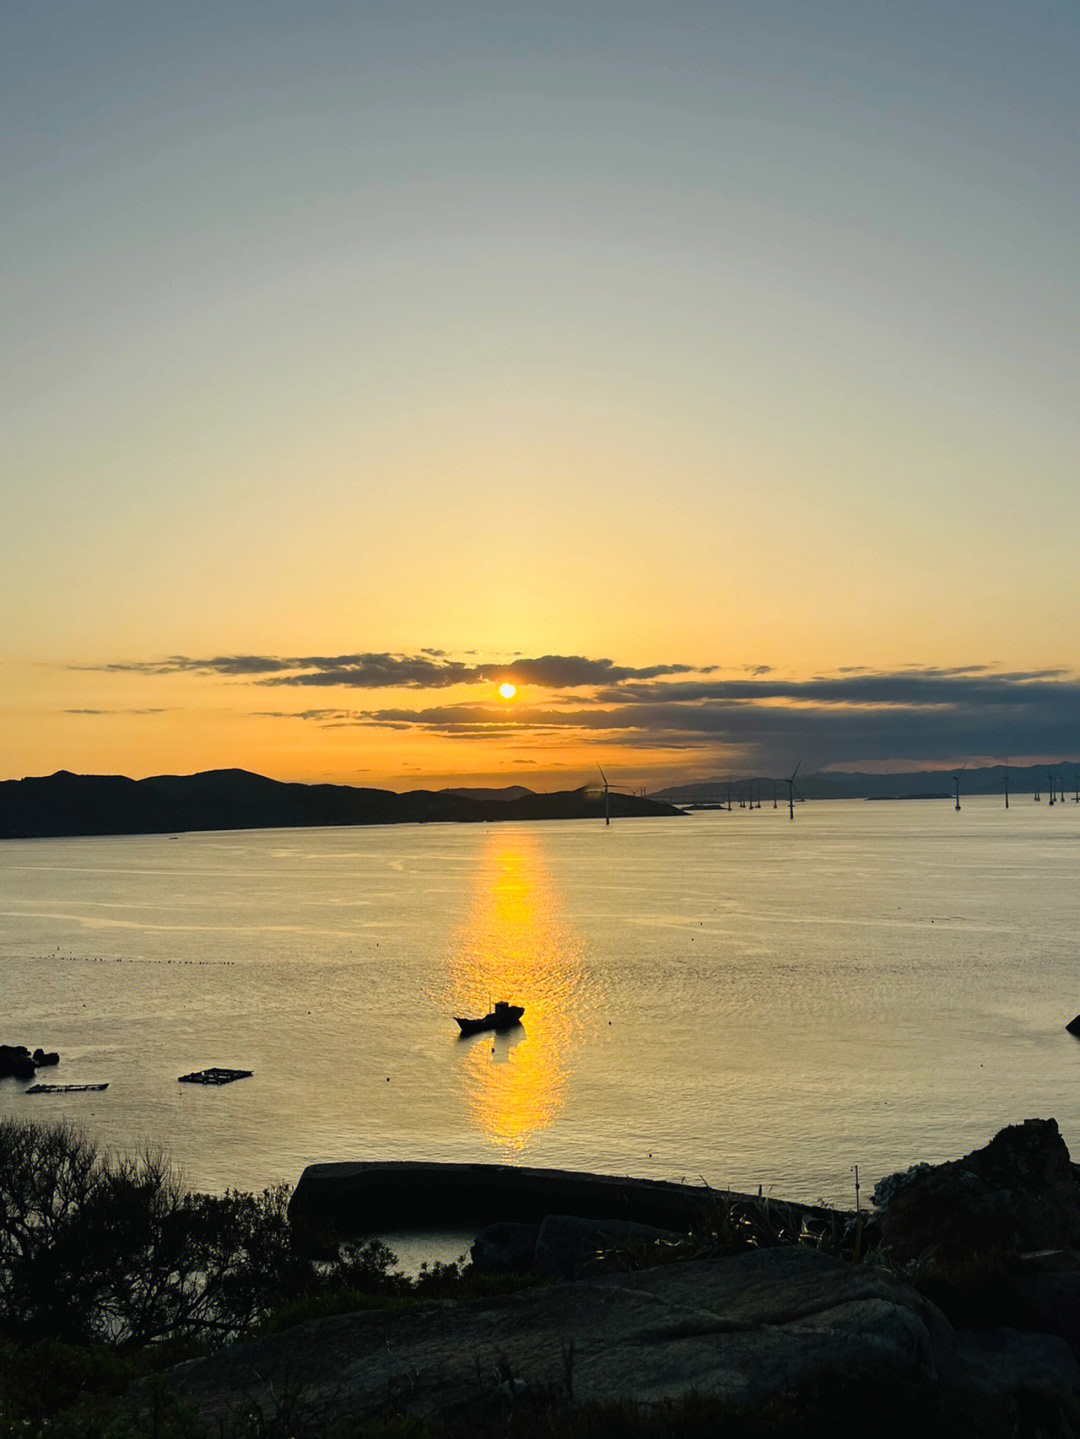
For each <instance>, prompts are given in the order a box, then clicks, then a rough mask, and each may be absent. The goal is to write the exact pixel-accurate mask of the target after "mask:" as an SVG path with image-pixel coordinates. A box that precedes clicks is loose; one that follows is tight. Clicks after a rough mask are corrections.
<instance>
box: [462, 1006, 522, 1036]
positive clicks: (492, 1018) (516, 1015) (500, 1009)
mask: <svg viewBox="0 0 1080 1439" xmlns="http://www.w3.org/2000/svg"><path fill="white" fill-rule="evenodd" d="M524 1013H525V1006H524V1005H523V1004H507V1003H506V1001H505V1000H503V999H500V1000H497V1001H496V1003H495V1008H494V1009H493V1010H492V1011H491V1013H490V1014H485V1015H484V1017H483V1019H462V1018H461V1017H460V1016H459V1015H456V1014H455V1015H454V1019H455V1020H456V1021H457V1023H458V1024H459V1025H460V1026H461V1032H462V1034H479V1033H480V1031H481V1030H482V1029H493V1030H495V1032H496V1034H501V1033H502V1032H503V1031H504V1030H507V1029H513V1027H514V1025H515V1024H520V1023H521V1016H522V1015H523V1014H524Z"/></svg>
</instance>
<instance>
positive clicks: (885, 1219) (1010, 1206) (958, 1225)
mask: <svg viewBox="0 0 1080 1439" xmlns="http://www.w3.org/2000/svg"><path fill="white" fill-rule="evenodd" d="M874 1203H875V1204H876V1205H877V1206H878V1208H879V1210H880V1211H881V1212H880V1223H881V1232H882V1236H883V1238H884V1240H885V1242H886V1244H887V1245H888V1246H889V1249H890V1251H891V1253H892V1255H893V1258H894V1259H896V1260H897V1261H899V1262H901V1263H904V1262H906V1261H908V1260H910V1259H916V1258H918V1257H920V1256H922V1255H926V1254H931V1255H933V1256H934V1257H935V1258H937V1259H940V1260H943V1261H945V1262H953V1261H956V1260H962V1259H964V1258H967V1257H970V1256H972V1255H976V1254H979V1255H986V1254H990V1253H1000V1252H1004V1251H1025V1250H1035V1249H1068V1248H1071V1247H1073V1246H1076V1245H1080V1186H1078V1185H1077V1183H1076V1180H1075V1178H1074V1175H1073V1169H1072V1165H1071V1163H1070V1161H1069V1151H1068V1149H1067V1148H1066V1145H1065V1141H1064V1140H1063V1139H1062V1137H1061V1134H1060V1133H1059V1132H1058V1127H1057V1123H1056V1121H1055V1120H1053V1119H1026V1120H1025V1121H1024V1123H1023V1124H1012V1125H1009V1126H1008V1127H1007V1128H1005V1129H1002V1130H1000V1131H999V1132H998V1133H997V1134H996V1135H995V1136H994V1138H993V1139H992V1140H991V1141H990V1143H989V1144H987V1145H986V1146H985V1147H984V1148H982V1149H975V1150H973V1151H972V1152H971V1153H970V1154H967V1155H965V1156H964V1158H963V1159H957V1160H953V1161H951V1162H950V1163H948V1164H937V1165H927V1164H920V1165H916V1166H915V1167H914V1168H912V1169H909V1170H907V1171H905V1172H904V1173H901V1174H893V1175H890V1176H889V1177H888V1178H886V1179H883V1180H881V1182H880V1183H879V1184H878V1186H877V1188H876V1189H875V1190H874Z"/></svg>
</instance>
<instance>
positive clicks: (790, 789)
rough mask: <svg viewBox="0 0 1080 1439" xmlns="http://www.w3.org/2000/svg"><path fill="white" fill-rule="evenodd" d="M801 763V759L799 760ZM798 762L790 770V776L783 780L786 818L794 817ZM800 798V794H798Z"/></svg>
mask: <svg viewBox="0 0 1080 1439" xmlns="http://www.w3.org/2000/svg"><path fill="white" fill-rule="evenodd" d="M799 764H802V760H800V761H799ZM799 764H797V765H796V766H795V768H794V769H793V770H792V771H791V778H790V779H786V780H784V781H783V783H784V784H786V785H787V813H788V819H794V818H795V776H796V775H797V774H798V773H799ZM799 798H800V799H802V795H799Z"/></svg>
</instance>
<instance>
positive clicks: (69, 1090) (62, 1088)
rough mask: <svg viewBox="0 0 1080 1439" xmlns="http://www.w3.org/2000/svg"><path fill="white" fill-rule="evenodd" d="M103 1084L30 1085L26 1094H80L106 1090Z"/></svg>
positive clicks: (106, 1087) (106, 1084)
mask: <svg viewBox="0 0 1080 1439" xmlns="http://www.w3.org/2000/svg"><path fill="white" fill-rule="evenodd" d="M108 1087H109V1085H108V1082H106V1083H105V1084H31V1085H30V1087H29V1088H28V1089H27V1091H26V1092H27V1094H82V1093H84V1092H85V1091H86V1090H88V1089H108Z"/></svg>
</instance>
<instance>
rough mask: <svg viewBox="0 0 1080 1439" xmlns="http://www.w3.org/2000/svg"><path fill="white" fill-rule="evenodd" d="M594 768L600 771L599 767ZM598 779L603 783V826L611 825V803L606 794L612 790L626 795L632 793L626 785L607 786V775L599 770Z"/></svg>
mask: <svg viewBox="0 0 1080 1439" xmlns="http://www.w3.org/2000/svg"><path fill="white" fill-rule="evenodd" d="M596 768H597V769H600V766H599V765H597V766H596ZM600 778H601V779H602V780H603V781H604V823H605V824H610V823H611V802H610V800H609V799H608V794H609V792H610V791H611V790H613V789H614V790H622V791H625V792H626V793H627V794H632V793H633V790H631V789H630V788H629V787H628V786H627V785H625V784H608V777H607V775H606V774H605V773H604V771H603V770H602V769H600Z"/></svg>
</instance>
